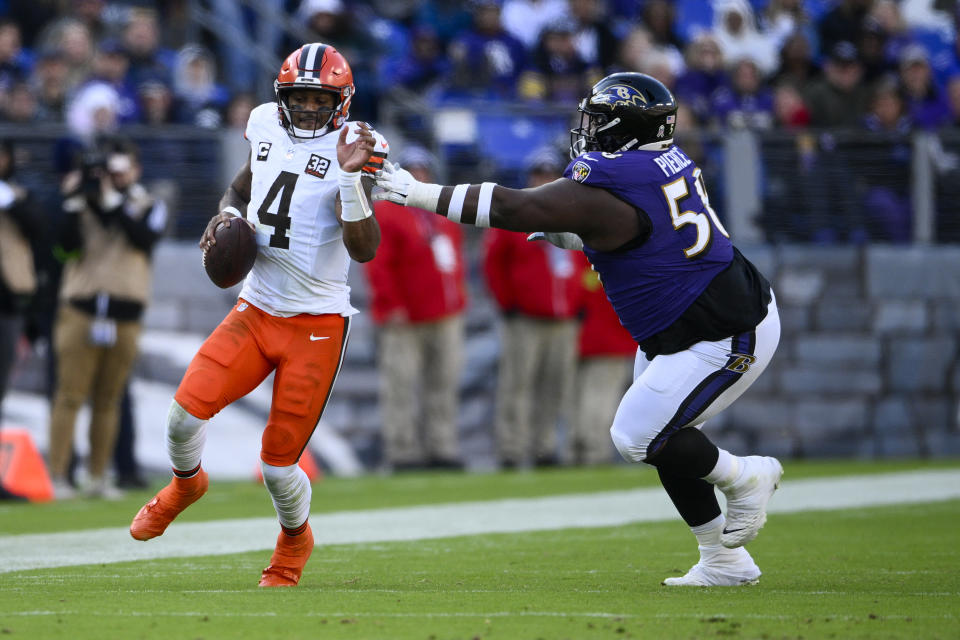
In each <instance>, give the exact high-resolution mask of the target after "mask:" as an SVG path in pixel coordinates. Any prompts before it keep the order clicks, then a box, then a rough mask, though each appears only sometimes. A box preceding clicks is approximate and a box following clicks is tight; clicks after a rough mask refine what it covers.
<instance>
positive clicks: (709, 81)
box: [674, 33, 727, 122]
mask: <svg viewBox="0 0 960 640" xmlns="http://www.w3.org/2000/svg"><path fill="white" fill-rule="evenodd" d="M686 54H687V56H686V57H687V68H686V70H685V71H684V72H683V73H682V74H681V75H680V76H679V77H678V78H677V83H676V87H675V89H674V94H675V95H676V96H677V99H678V100H679V102H680V103H681V104H685V105H687V106H689V107H690V109H691V110H692V111H693V113H694V115H696V117H697V120H698V121H699V122H707V121H708V120H709V118H710V97H711V96H712V95H713V93H714V92H715V91H716V90H717V89H719V88H720V87H722V86H723V85H724V84H726V81H727V74H726V71H724V68H723V53H722V52H721V51H720V45H719V44H718V43H717V39H716V38H714V37H713V36H712V35H710V34H709V33H702V34H700V35H698V36H697V37H696V38H694V39H693V41H692V42H691V43H690V44H689V45H688V46H687V51H686Z"/></svg>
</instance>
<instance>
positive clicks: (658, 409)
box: [610, 298, 780, 462]
mask: <svg viewBox="0 0 960 640" xmlns="http://www.w3.org/2000/svg"><path fill="white" fill-rule="evenodd" d="M779 341H780V316H779V314H778V313H777V301H776V298H773V299H771V301H770V304H769V306H768V307H767V316H766V317H765V318H764V319H763V320H762V321H761V322H760V324H758V325H757V326H756V328H755V329H754V330H753V331H747V332H745V333H740V334H737V335H735V336H733V337H731V338H725V339H723V340H718V341H716V342H698V343H696V344H694V345H693V346H691V347H690V348H689V349H687V350H685V351H680V352H678V353H671V354H670V355H658V356H656V357H655V358H654V359H653V360H651V361H648V360H647V359H646V357H645V356H644V355H643V352H642V351H639V350H638V351H637V358H636V362H635V365H634V380H633V384H632V385H631V386H630V388H629V389H627V392H626V393H625V394H624V396H623V399H622V400H621V401H620V406H619V408H618V409H617V415H616V417H615V418H614V420H613V426H612V427H611V428H610V436H611V437H612V438H613V443H614V444H615V445H616V447H617V450H618V451H619V452H620V455H622V456H623V457H624V459H626V460H627V461H628V462H644V461H646V459H647V456H648V455H649V454H651V453H655V452H657V451H659V449H660V447H662V446H663V445H664V444H665V443H666V441H667V440H668V439H669V438H670V436H672V435H673V434H674V433H676V432H677V431H678V430H680V429H683V428H684V427H701V426H702V425H703V423H704V422H706V421H707V420H709V419H710V418H711V417H713V416H715V415H716V414H718V413H719V412H720V411H722V410H723V409H725V408H727V407H728V406H730V404H731V403H732V402H733V401H734V400H736V399H737V398H738V397H740V394H742V393H743V392H744V391H746V390H747V388H748V387H749V386H750V385H751V384H753V382H754V381H755V380H756V379H757V378H758V377H759V376H760V374H761V373H762V372H763V370H764V369H766V367H767V365H768V364H769V363H770V360H771V358H772V357H773V353H774V351H776V349H777V343H778V342H779Z"/></svg>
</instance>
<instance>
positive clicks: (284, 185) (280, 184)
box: [257, 171, 300, 249]
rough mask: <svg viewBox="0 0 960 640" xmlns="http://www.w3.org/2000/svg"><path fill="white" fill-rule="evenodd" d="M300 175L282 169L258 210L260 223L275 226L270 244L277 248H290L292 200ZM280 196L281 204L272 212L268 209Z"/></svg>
mask: <svg viewBox="0 0 960 640" xmlns="http://www.w3.org/2000/svg"><path fill="white" fill-rule="evenodd" d="M299 177H300V176H299V175H298V174H296V173H291V172H289V171H281V172H280V175H278V176H277V179H276V180H274V181H273V184H272V185H270V190H269V191H267V195H266V197H264V199H263V204H261V205H260V208H259V209H258V210H257V217H258V218H259V219H260V223H261V224H264V225H267V226H269V227H273V235H271V236H270V246H271V247H275V248H277V249H289V248H290V238H289V237H288V236H287V230H288V229H289V228H290V200H291V199H292V198H293V189H294V187H295V186H296V184H297V178H299ZM278 195H279V196H280V204H278V205H277V212H276V213H270V212H269V211H267V209H268V208H269V207H270V206H271V205H272V204H273V201H274V200H276V199H277V196H278Z"/></svg>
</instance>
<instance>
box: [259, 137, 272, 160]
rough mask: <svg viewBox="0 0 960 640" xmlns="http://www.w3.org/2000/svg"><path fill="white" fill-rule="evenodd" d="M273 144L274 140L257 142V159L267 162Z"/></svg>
mask: <svg viewBox="0 0 960 640" xmlns="http://www.w3.org/2000/svg"><path fill="white" fill-rule="evenodd" d="M272 146H273V143H272V142H260V143H258V144H257V160H258V161H260V162H266V160H267V156H268V155H270V147H272Z"/></svg>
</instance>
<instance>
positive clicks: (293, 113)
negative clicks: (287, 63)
mask: <svg viewBox="0 0 960 640" xmlns="http://www.w3.org/2000/svg"><path fill="white" fill-rule="evenodd" d="M293 91H311V92H313V91H316V92H322V93H324V94H326V95H329V96H332V97H333V106H330V107H323V108H320V109H315V110H308V109H304V108H301V107H299V106H291V105H290V94H291V93H292V92H293ZM347 101H348V100H347V99H341V93H340V91H334V90H331V89H326V88H320V87H283V88H277V106H278V107H279V109H280V113H281V120H282V121H283V125H284V127H285V128H286V130H287V132H288V133H289V134H290V135H291V136H293V137H295V138H308V139H309V138H318V137H321V136H324V135H326V134H327V133H329V132H330V131H332V130H334V129H336V128H339V124H342V122H338V121H340V120H343V119H345V116H343V115H341V114H343V113H344V112H345V103H346V102H347Z"/></svg>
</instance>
